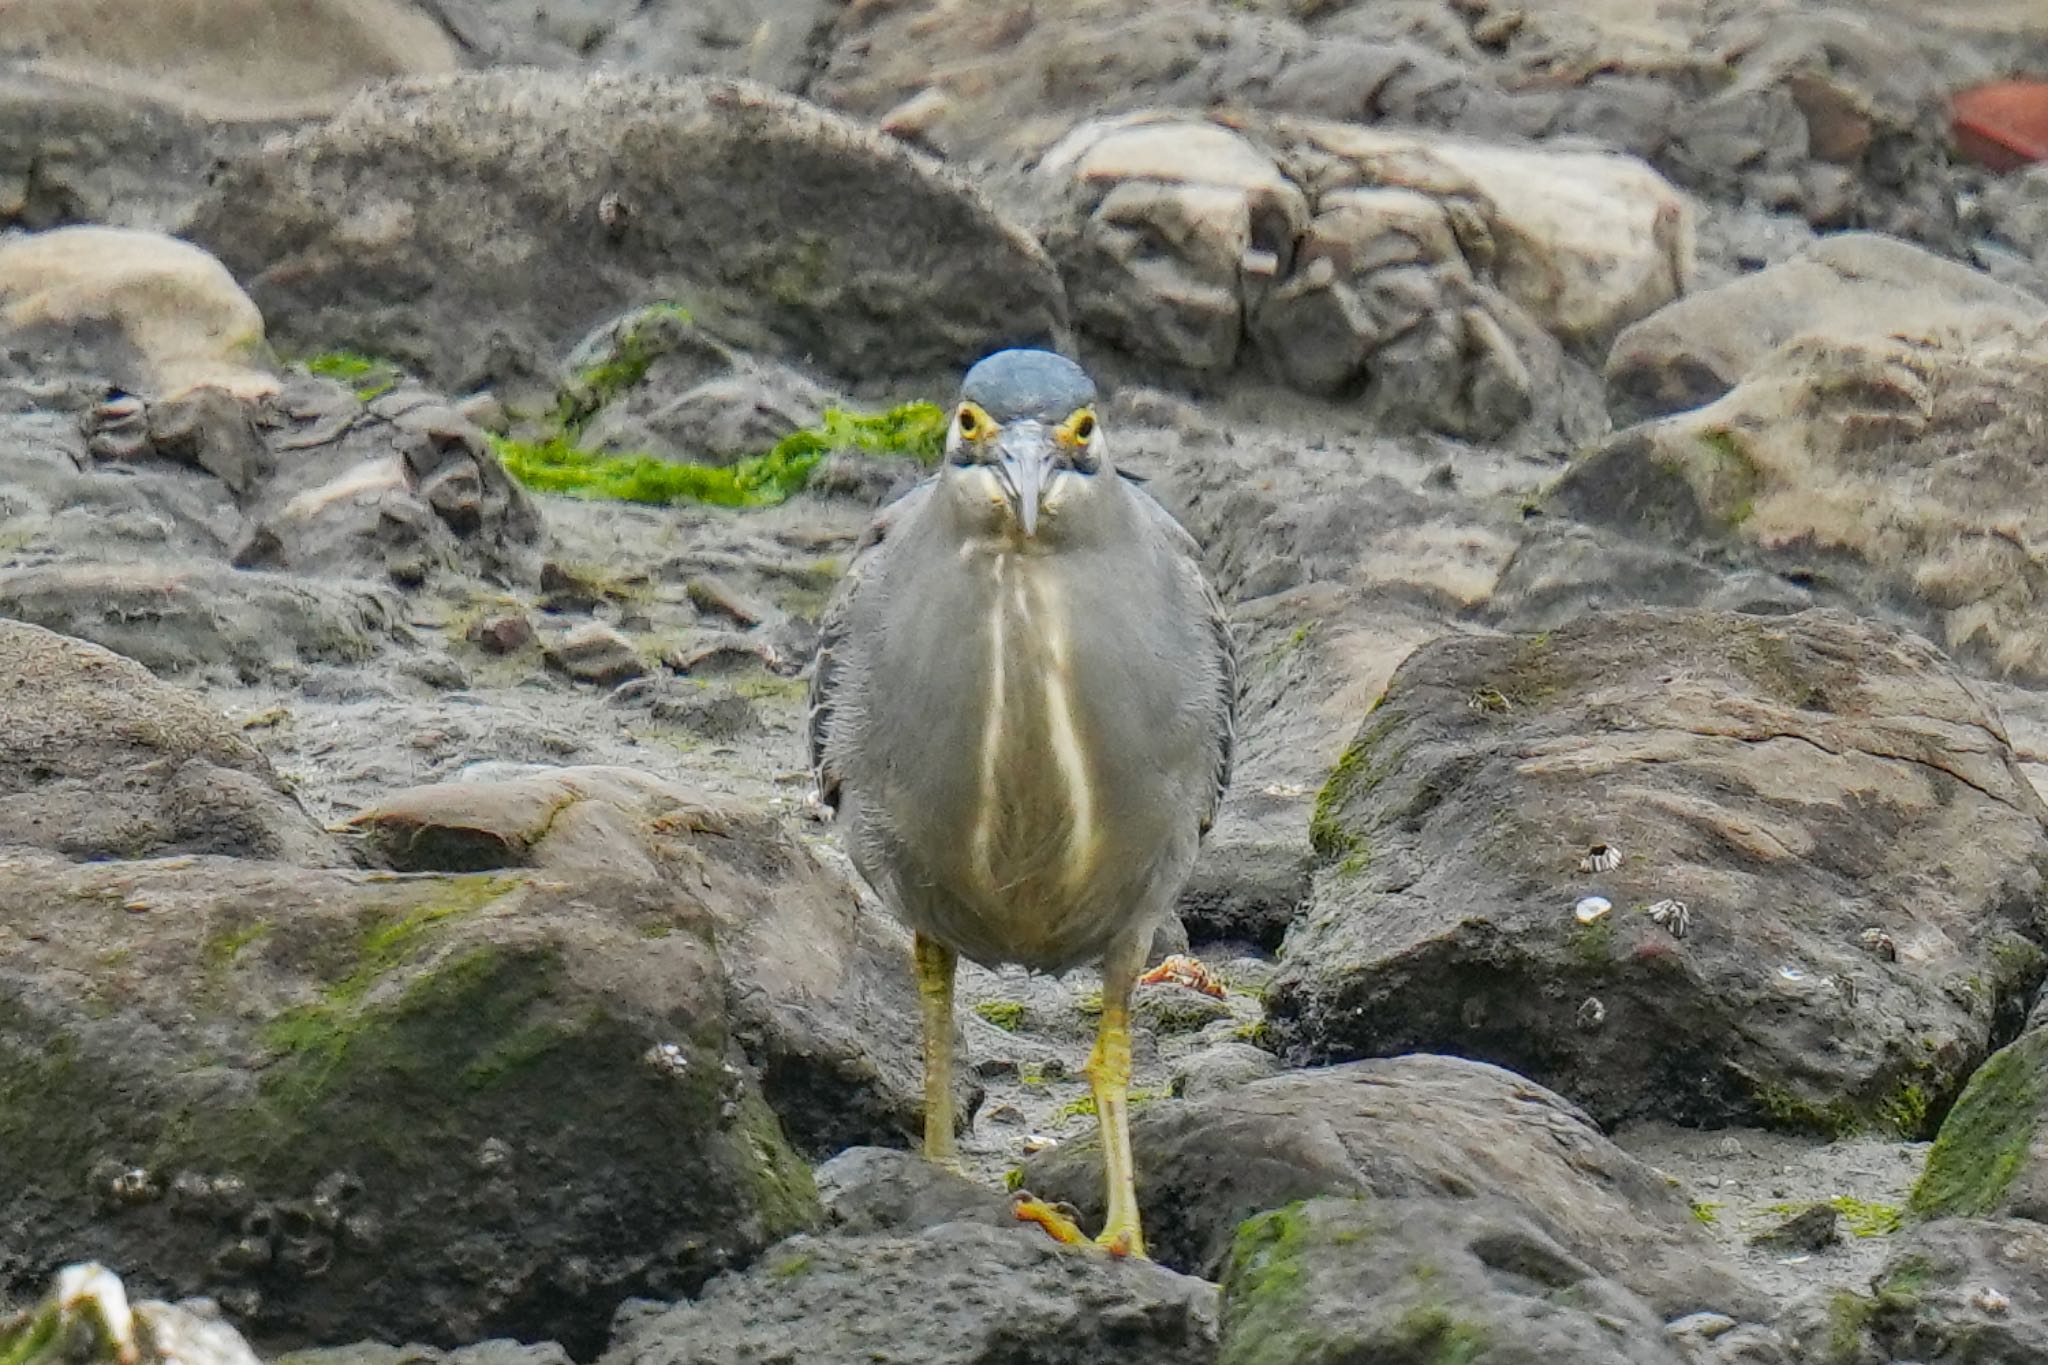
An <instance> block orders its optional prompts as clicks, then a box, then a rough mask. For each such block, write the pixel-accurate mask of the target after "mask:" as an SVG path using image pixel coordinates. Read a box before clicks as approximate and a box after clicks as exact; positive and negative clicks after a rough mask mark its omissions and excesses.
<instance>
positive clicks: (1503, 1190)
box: [1024, 1056, 1761, 1316]
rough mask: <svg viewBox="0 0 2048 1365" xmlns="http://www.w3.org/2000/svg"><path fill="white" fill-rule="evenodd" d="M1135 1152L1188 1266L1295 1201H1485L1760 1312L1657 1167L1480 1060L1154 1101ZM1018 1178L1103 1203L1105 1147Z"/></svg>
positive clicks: (1671, 1284)
mask: <svg viewBox="0 0 2048 1365" xmlns="http://www.w3.org/2000/svg"><path fill="white" fill-rule="evenodd" d="M1132 1145H1133V1148H1134V1149H1135V1152H1136V1155H1137V1162H1138V1190H1139V1197H1140V1199H1141V1200H1142V1201H1143V1205H1144V1208H1143V1212H1144V1215H1145V1219H1146V1224H1145V1227H1146V1234H1147V1236H1148V1238H1149V1239H1150V1240H1151V1249H1152V1253H1153V1254H1154V1255H1155V1256H1158V1257H1159V1258H1160V1259H1161V1260H1162V1261H1163V1262H1165V1263H1166V1264H1168V1265H1172V1266H1175V1267H1177V1268H1179V1269H1183V1270H1187V1271H1190V1272H1191V1273H1198V1274H1202V1275H1208V1276H1215V1275H1218V1274H1220V1273H1222V1271H1223V1269H1224V1265H1225V1263H1226V1261H1227V1260H1228V1258H1229V1255H1230V1247H1231V1242H1232V1239H1233V1238H1234V1237H1235V1236H1236V1235H1237V1229H1238V1226H1239V1225H1240V1224H1241V1223H1243V1222H1244V1220H1246V1219H1248V1218H1251V1217H1253V1216H1254V1215H1256V1214H1262V1213H1265V1212H1268V1211H1269V1210H1272V1209H1277V1208H1280V1207H1281V1206H1282V1205H1285V1204H1290V1203H1293V1202H1295V1201H1297V1200H1303V1199H1314V1198H1317V1197H1318V1196H1323V1195H1348V1196H1358V1197H1363V1198H1367V1199H1370V1200H1382V1199H1400V1198H1406V1197H1414V1198H1416V1199H1422V1198H1440V1199H1444V1200H1446V1201H1448V1202H1452V1203H1456V1202H1459V1201H1462V1200H1466V1199H1472V1198H1476V1197H1484V1198H1486V1199H1489V1200H1494V1201H1497V1202H1499V1203H1500V1204H1502V1205H1503V1206H1508V1207H1512V1208H1514V1209H1516V1210H1517V1211H1518V1212H1519V1213H1520V1215H1521V1216H1523V1217H1526V1218H1529V1219H1531V1220H1533V1221H1534V1222H1535V1224H1536V1225H1538V1226H1540V1227H1542V1228H1543V1229H1545V1230H1546V1233H1547V1235H1548V1236H1550V1237H1553V1238H1555V1239H1556V1240H1557V1241H1558V1242H1559V1243H1561V1244H1562V1245H1563V1246H1565V1247H1567V1248H1569V1249H1570V1252H1571V1254H1572V1255H1573V1256H1575V1257H1578V1258H1580V1259H1582V1260H1584V1261H1586V1262H1588V1263H1590V1264H1591V1265H1593V1266H1595V1267H1597V1268H1598V1269H1599V1271H1600V1272H1601V1273H1602V1274H1605V1275H1608V1276H1610V1277H1612V1278H1613V1279H1615V1280H1617V1281H1619V1282H1620V1283H1621V1284H1624V1285H1626V1286H1627V1287H1628V1288H1629V1290H1631V1291H1633V1292H1634V1293H1637V1294H1640V1295H1642V1296H1643V1297H1644V1298H1646V1299H1647V1300H1649V1301H1650V1302H1651V1303H1654V1304H1655V1305H1656V1306H1657V1308H1658V1309H1659V1310H1660V1311H1662V1312H1664V1313H1666V1314H1667V1315H1670V1316H1677V1315H1679V1314H1682V1313H1689V1312H1696V1311H1701V1310H1716V1311H1721V1312H1728V1313H1735V1314H1742V1313H1751V1314H1754V1313H1757V1312H1760V1311H1761V1301H1760V1300H1759V1298H1758V1296H1757V1294H1756V1292H1755V1291H1754V1290H1753V1289H1751V1288H1750V1287H1749V1286H1747V1285H1745V1284H1744V1283H1743V1282H1742V1279H1741V1277H1740V1276H1738V1275H1736V1274H1735V1273H1734V1272H1733V1271H1732V1270H1731V1269H1730V1268H1729V1267H1727V1266H1726V1265H1725V1264H1724V1263H1723V1262H1721V1261H1720V1260H1719V1258H1718V1256H1717V1254H1716V1252H1715V1251H1714V1249H1713V1247H1712V1246H1711V1244H1710V1242H1709V1240H1708V1239H1707V1238H1706V1236H1705V1235H1704V1233H1703V1232H1702V1230H1701V1228H1700V1225H1699V1223H1698V1222H1697V1221H1696V1220H1695V1219H1694V1217H1693V1215H1692V1213H1691V1212H1690V1211H1689V1210H1688V1209H1687V1207H1686V1205H1685V1201H1684V1200H1683V1199H1681V1198H1680V1197H1679V1196H1678V1195H1677V1193H1676V1192H1674V1191H1673V1190H1672V1189H1671V1187H1670V1186H1669V1185H1667V1184H1666V1183H1665V1181H1664V1180H1663V1179H1662V1178H1660V1177H1659V1176H1658V1175H1656V1174H1655V1173H1653V1172H1652V1171H1650V1170H1649V1169H1648V1168H1647V1167H1645V1166H1643V1165H1641V1164H1640V1163H1638V1162H1636V1161H1635V1160H1634V1159H1633V1158H1631V1157H1629V1156H1627V1155H1626V1154H1625V1153H1623V1152H1622V1151H1621V1150H1620V1149H1618V1148H1616V1147H1615V1146H1614V1145H1613V1144H1612V1143H1611V1142H1609V1141H1607V1139H1606V1138H1604V1137H1602V1136H1601V1134H1600V1131H1599V1129H1598V1128H1596V1127H1595V1126H1594V1124H1593V1123H1592V1121H1591V1120H1590V1119H1588V1118H1587V1117H1586V1115H1585V1114H1584V1113H1583V1112H1582V1111H1580V1110H1579V1109H1577V1108H1576V1107H1574V1106H1573V1105H1571V1104H1570V1103H1568V1102H1567V1101H1565V1100H1563V1099H1561V1098H1559V1097H1558V1096H1557V1095H1554V1094H1552V1093H1550V1092H1549V1091H1547V1090H1544V1089H1543V1088H1542V1087H1540V1086H1537V1085H1532V1084H1530V1083H1529V1082H1527V1081H1525V1080H1523V1079H1521V1078H1520V1077H1518V1076H1514V1075H1512V1074H1510V1073H1508V1072H1505V1071H1502V1070H1500V1069H1498V1068H1496V1067H1490V1066H1486V1065H1484V1064H1481V1063H1478V1062H1467V1061H1462V1060H1460V1059H1458V1058H1454V1057H1430V1056H1413V1057H1397V1058H1393V1059H1391V1060H1387V1061H1372V1062H1356V1063H1352V1064H1350V1065H1346V1066H1336V1067H1329V1068H1314V1069H1310V1070H1305V1071H1297V1072H1290V1073H1287V1074H1285V1075H1281V1076H1275V1077H1273V1078H1272V1079H1270V1080H1263V1081H1255V1082H1253V1083H1251V1084H1248V1085H1244V1086H1240V1087H1238V1088H1235V1089H1231V1090H1228V1091H1226V1092H1224V1093H1222V1094H1219V1095H1213V1096H1210V1097H1208V1098H1205V1099H1202V1100H1200V1101H1191V1102H1187V1103H1165V1102H1161V1103H1154V1104H1149V1105H1146V1106H1143V1107H1142V1108H1141V1109H1140V1110H1139V1111H1138V1114H1137V1117H1136V1120H1135V1123H1134V1126H1133V1137H1132ZM1024 1182H1025V1185H1026V1186H1027V1187H1028V1188H1029V1189H1030V1190H1031V1191H1032V1192H1033V1193H1035V1194H1038V1195H1040V1196H1041V1197H1045V1198H1052V1199H1063V1200H1068V1201H1070V1202H1072V1203H1074V1204H1075V1205H1076V1206H1077V1207H1079V1208H1081V1209H1082V1211H1083V1212H1084V1214H1088V1215H1090V1216H1099V1215H1100V1213H1101V1209H1102V1203H1103V1201H1102V1173H1101V1154H1100V1152H1099V1151H1098V1150H1096V1149H1095V1147H1094V1146H1093V1144H1089V1145H1087V1146H1084V1147H1074V1146H1069V1147H1063V1148H1061V1149H1060V1150H1059V1151H1057V1152H1055V1153H1052V1154H1050V1155H1048V1156H1045V1157H1040V1158H1038V1159H1036V1160H1034V1161H1032V1162H1031V1163H1030V1164H1029V1165H1027V1167H1026V1168H1025V1172H1024Z"/></svg>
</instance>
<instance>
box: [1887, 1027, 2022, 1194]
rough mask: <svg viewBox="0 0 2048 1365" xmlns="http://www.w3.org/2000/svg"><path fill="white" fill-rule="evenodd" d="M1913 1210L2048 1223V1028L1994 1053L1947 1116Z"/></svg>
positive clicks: (1931, 1154) (1917, 1188)
mask: <svg viewBox="0 0 2048 1365" xmlns="http://www.w3.org/2000/svg"><path fill="white" fill-rule="evenodd" d="M1912 1208H1913V1212H1915V1213H1917V1214H1920V1215H1922V1216H1924V1217H1940V1216H1946V1215H1964V1216H1970V1217H1976V1216H2004V1215H2012V1216H2015V1217H2019V1218H2031V1219H2034V1220H2035V1221H2037V1222H2042V1223H2048V1028H2040V1027H2036V1028H2033V1029H2030V1030H2028V1031H2027V1032H2026V1033H2023V1034H2021V1035H2020V1037H2019V1038H2018V1039H2017V1040H2016V1041H2014V1042H2013V1043H2011V1044H2009V1045H2007V1046H2005V1047H2002V1048H2000V1049H1999V1050H1998V1051H1996V1052H1994V1053H1992V1054H1991V1056H1990V1058H1989V1059H1987V1060H1986V1061H1985V1063H1984V1065H1982V1066H1980V1067H1978V1068H1977V1071H1976V1074H1974V1075H1973V1076H1971V1077H1970V1083H1969V1084H1968V1085H1966V1086H1964V1087H1963V1093H1962V1095H1961V1096H1959V1097H1958V1098H1957V1100H1956V1104H1955V1108H1953V1109H1951V1110H1949V1112H1948V1117H1947V1118H1945V1119H1943V1120H1942V1123H1941V1132H1940V1133H1939V1134H1938V1135H1937V1136H1936V1137H1935V1139H1934V1146H1933V1147H1932V1148H1930V1149H1929V1150H1928V1153H1927V1169H1926V1170H1925V1171H1923V1172H1922V1173H1921V1177H1920V1182H1919V1184H1917V1185H1915V1186H1914V1187H1913V1201H1912Z"/></svg>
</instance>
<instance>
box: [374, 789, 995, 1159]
mask: <svg viewBox="0 0 2048 1365" xmlns="http://www.w3.org/2000/svg"><path fill="white" fill-rule="evenodd" d="M352 825H353V827H354V828H355V829H356V830H358V831H360V832H361V834H362V835H363V837H364V839H365V840H366V842H367V845H368V849H367V851H368V853H369V855H370V856H371V857H372V859H373V860H374V861H376V862H378V863H380V864H382V865H384V866H389V867H395V868H398V869H400V870H403V871H409V872H419V871H440V872H477V871H486V870H491V869H503V868H521V867H532V868H541V869H545V870H547V871H549V872H552V873H554V874H556V875H558V876H563V877H568V878H571V879H579V878H583V877H590V876H603V877H605V878H608V879H611V880H615V881H618V882H621V883H624V884H627V885H631V886H634V887H636V888H637V889H638V892H639V894H642V895H645V896H649V897H659V896H660V895H662V894H663V889H664V888H667V887H672V886H674V885H677V884H678V883H679V882H686V883H690V884H696V885H699V886H702V887H705V888H708V894H706V896H705V901H706V904H707V906H708V911H709V914H710V916H711V919H712V922H713V923H714V925H715V927H716V932H717V937H718V961H719V966H720V969H721V970H722V971H723V973H724V975H725V980H726V992H727V1000H728V1004H727V1008H728V1010H729V1011H730V1013H731V1016H732V1018H733V1029H734V1033H735V1035H736V1037H737V1039H738V1041H739V1042H740V1044H741V1045H742V1046H743V1047H744V1049H745V1050H746V1052H747V1054H748V1056H749V1059H750V1060H751V1061H752V1062H753V1063H754V1064H755V1065H756V1066H758V1067H759V1068H760V1072H761V1081H762V1086H763V1089H764V1092H765V1093H766V1094H767V1096H768V1099H769V1101H770V1103H771V1104H772V1105H773V1106H774V1107H775V1110H776V1112H777V1113H778V1114H779V1115H780V1117H781V1119H782V1123H783V1125H784V1127H785V1128H787V1129H788V1130H789V1132H790V1134H791V1136H792V1137H793V1138H794V1139H795V1140H796V1141H797V1142H798V1143H799V1144H800V1145H801V1146H803V1147H804V1148H805V1149H806V1150H808V1151H810V1152H811V1153H812V1154H813V1155H820V1156H822V1155H827V1154H829V1153H831V1152H834V1151H837V1150H839V1149H840V1148H842V1147H845V1146H847V1145H849V1144H851V1143H860V1142H877V1141H888V1142H902V1141H906V1140H907V1139H908V1138H909V1136H910V1135H912V1134H914V1133H916V1132H918V1131H920V1125H921V1122H922V1116H923V1079H922V1074H923V1073H922V1071H921V1069H920V1061H919V1052H918V1048H919V1042H918V1038H919V1035H918V1022H917V1011H916V993H915V990H914V989H913V987H912V985H911V981H910V947H909V942H908V936H907V934H905V933H904V931H903V930H901V929H900V928H898V927H897V926H896V925H895V923H894V922H893V921H892V920H890V919H889V918H888V917H887V916H886V915H884V914H882V913H879V912H878V911H877V910H876V909H874V908H872V907H867V908H864V907H863V906H862V905H861V904H860V898H859V896H858V894H857V893H856V891H855V889H854V887H853V886H852V885H851V884H849V883H848V882H847V881H846V880H844V879H843V878H842V877H840V876H839V875H838V874H837V873H834V872H831V871H829V870H828V869H827V868H825V867H824V866H822V865H821V864H820V863H819V861H818V859H817V858H816V856H815V855H814V854H813V853H812V852H811V851H810V850H808V849H806V848H805V847H804V846H803V845H802V844H801V843H799V842H798V841H797V840H796V839H795V838H794V837H792V836H791V834H790V833H789V832H788V831H787V830H785V829H784V828H783V827H782V825H781V823H780V822H779V821H778V820H777V819H776V818H774V817H773V816H770V815H766V814H764V813H762V812H759V811H755V810H750V809H748V808H746V807H744V806H742V805H739V804H738V803H734V802H730V801H727V802H719V801H710V800H706V799H705V798H704V797H702V796H700V795H696V794H692V793H689V792H685V791H679V790H678V789H677V788H676V787H674V786H673V785H671V784H669V783H665V782H662V781H660V780H658V779H656V778H654V777H652V776H650V775H648V774H646V773H641V772H635V771H633V770H631V769H624V768H598V767H593V768H552V769H539V770H528V771H526V772H524V773H514V774H509V775H506V776H505V777H503V778H502V779H501V780H497V781H485V782H451V783H443V784H440V785H436V786H430V787H419V788H414V789H411V790H407V791H401V792H396V793H393V794H392V795H391V796H389V797H388V798H386V799H385V800H383V801H381V802H379V803H378V804H377V805H375V806H373V807H371V808H370V809H369V810H366V811H364V812H362V813H361V814H359V815H357V816H356V817H355V819H354V820H353V821H352ZM961 1080H962V1085H961V1089H960V1093H959V1095H958V1097H957V1103H958V1104H959V1106H960V1110H961V1112H972V1107H973V1101H974V1098H975V1096H974V1089H973V1086H972V1084H971V1078H969V1077H966V1076H963V1077H962V1078H961Z"/></svg>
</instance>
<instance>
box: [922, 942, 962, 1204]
mask: <svg viewBox="0 0 2048 1365" xmlns="http://www.w3.org/2000/svg"><path fill="white" fill-rule="evenodd" d="M912 952H913V955H914V957H915V960H916V963H917V999H918V1003H919V1005H920V1006H921V1007H922V1008H921V1013H922V1015H923V1018H924V1154H925V1155H926V1156H927V1157H929V1158H930V1159H931V1160H933V1161H936V1162H938V1163H939V1164H940V1165H941V1166H945V1167H948V1168H950V1169H953V1170H958V1169H959V1168H960V1152H959V1148H958V1147H957V1146H956V1145H955V1144H954V1141H953V969H954V967H955V966H956V965H957V964H958V962H959V957H958V955H957V954H955V953H954V951H953V950H952V949H951V948H948V947H947V946H946V945H945V944H943V943H941V942H939V941H938V940H937V939H935V938H926V937H925V936H924V935H923V934H919V935H917V939H916V944H915V946H914V948H913V950H912Z"/></svg>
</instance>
